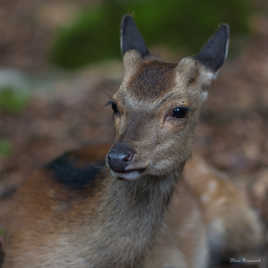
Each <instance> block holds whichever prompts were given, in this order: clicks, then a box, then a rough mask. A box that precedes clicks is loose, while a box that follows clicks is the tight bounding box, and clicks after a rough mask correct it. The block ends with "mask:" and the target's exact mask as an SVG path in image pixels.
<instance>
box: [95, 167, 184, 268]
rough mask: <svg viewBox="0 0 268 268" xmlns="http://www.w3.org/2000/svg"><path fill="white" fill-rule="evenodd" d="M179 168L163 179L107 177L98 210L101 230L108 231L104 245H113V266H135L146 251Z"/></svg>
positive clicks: (177, 177) (178, 174)
mask: <svg viewBox="0 0 268 268" xmlns="http://www.w3.org/2000/svg"><path fill="white" fill-rule="evenodd" d="M182 169H183V165H182V166H181V167H180V168H179V169H178V170H176V171H175V172H173V173H171V174H169V175H167V176H166V177H161V178H155V177H151V176H147V177H143V178H141V179H140V180H137V181H135V182H129V181H122V180H119V179H117V178H114V177H110V187H108V188H107V191H108V192H107V195H106V196H107V198H106V199H105V200H104V202H103V205H102V206H101V208H100V209H101V211H102V212H104V211H105V213H103V214H102V215H105V219H103V221H102V231H103V232H109V235H108V234H107V236H106V237H109V241H106V242H107V243H109V245H114V247H113V246H112V247H110V253H109V254H110V256H113V255H114V254H116V256H117V263H124V265H126V263H132V264H133V263H135V266H137V262H139V261H141V260H142V259H143V256H144V254H146V251H147V250H149V249H150V246H151V244H152V242H153V240H154V238H155V236H156V234H157V232H158V231H159V229H160V228H161V226H162V222H163V218H164V214H165V211H166V210H167V208H168V205H169V201H170V199H171V197H172V194H173V191H174V189H175V186H176V183H177V181H178V179H179V178H180V176H181V172H182ZM109 261H111V260H109ZM118 267H121V266H118ZM124 267H127V266H124ZM129 267H132V266H129Z"/></svg>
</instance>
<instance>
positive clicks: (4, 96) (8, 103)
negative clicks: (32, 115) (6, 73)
mask: <svg viewBox="0 0 268 268" xmlns="http://www.w3.org/2000/svg"><path fill="white" fill-rule="evenodd" d="M28 100H29V94H26V93H25V92H24V91H22V90H21V91H20V90H18V89H15V88H13V87H11V86H4V87H3V86H2V87H1V88H0V112H5V113H10V114H18V113H20V112H21V111H22V110H23V109H24V108H25V107H26V105H27V103H28Z"/></svg>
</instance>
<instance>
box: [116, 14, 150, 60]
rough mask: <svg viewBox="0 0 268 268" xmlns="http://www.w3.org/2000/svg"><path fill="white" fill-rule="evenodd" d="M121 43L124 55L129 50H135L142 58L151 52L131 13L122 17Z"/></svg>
mask: <svg viewBox="0 0 268 268" xmlns="http://www.w3.org/2000/svg"><path fill="white" fill-rule="evenodd" d="M120 43H121V52H122V55H123V56H124V55H125V53H126V52H127V51H129V50H135V51H136V52H138V54H139V55H140V56H141V57H142V58H144V57H146V56H147V55H149V54H150V53H149V50H148V48H147V47H146V44H145V42H144V39H143V37H142V35H141V33H140V31H139V29H138V28H137V25H136V23H135V21H134V19H133V18H132V17H131V16H130V15H125V16H124V17H123V18H122V21H121V30H120Z"/></svg>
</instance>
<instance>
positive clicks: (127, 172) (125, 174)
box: [111, 164, 147, 181]
mask: <svg viewBox="0 0 268 268" xmlns="http://www.w3.org/2000/svg"><path fill="white" fill-rule="evenodd" d="M146 168H147V166H144V165H143V166H138V165H135V166H134V165H132V164H130V165H129V166H127V167H126V168H125V169H124V171H122V170H120V171H116V170H113V169H111V172H112V174H113V175H114V176H116V177H118V178H119V179H124V180H128V181H134V180H137V179H139V178H140V177H141V175H142V174H143V173H144V171H145V169H146Z"/></svg>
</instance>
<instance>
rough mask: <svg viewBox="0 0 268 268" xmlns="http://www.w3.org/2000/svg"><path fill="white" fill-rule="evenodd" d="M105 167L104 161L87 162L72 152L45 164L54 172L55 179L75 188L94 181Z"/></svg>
mask: <svg viewBox="0 0 268 268" xmlns="http://www.w3.org/2000/svg"><path fill="white" fill-rule="evenodd" d="M103 167H104V161H98V162H95V163H87V164H85V163H84V162H81V161H79V159H77V157H75V156H74V154H73V153H71V152H69V153H65V154H63V155H62V156H60V157H58V158H56V159H55V160H54V161H52V162H50V163H48V164H47V165H46V166H45V168H46V169H47V170H48V171H51V172H52V174H53V179H55V180H56V181H57V182H59V183H61V184H63V185H65V186H67V187H70V188H73V189H81V188H84V187H86V186H88V185H89V184H90V183H93V182H94V181H95V178H96V177H97V175H98V174H99V173H100V171H101V170H102V168H103Z"/></svg>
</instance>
